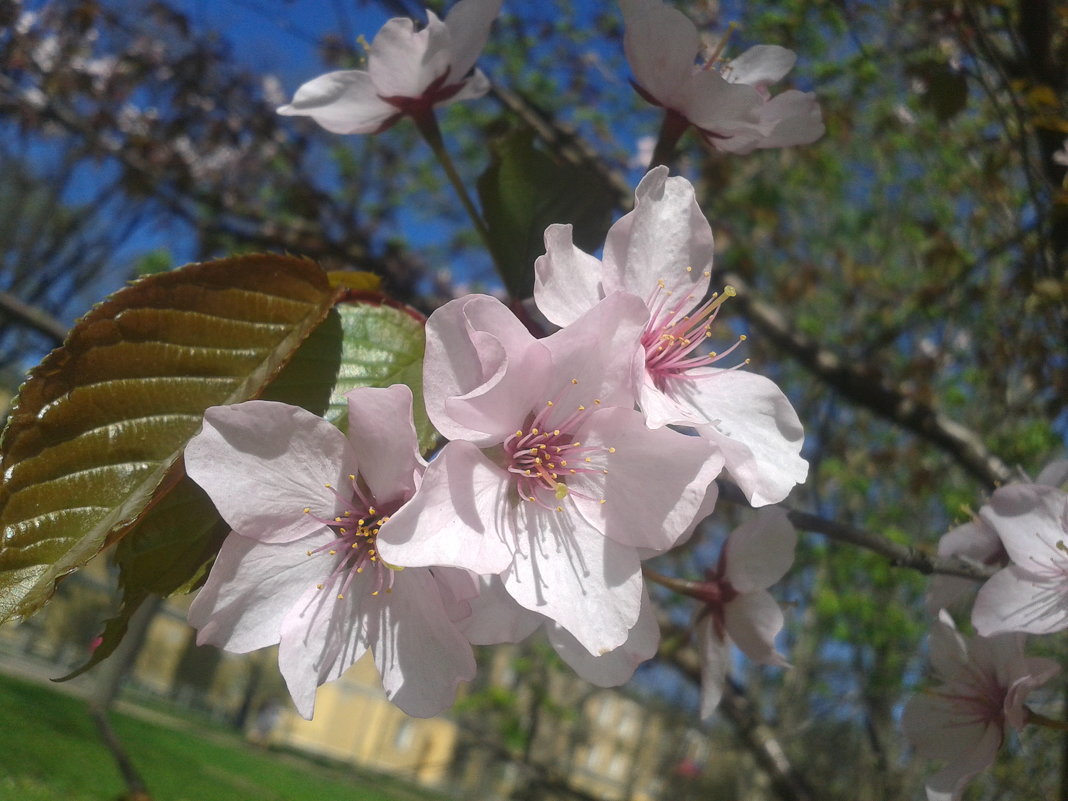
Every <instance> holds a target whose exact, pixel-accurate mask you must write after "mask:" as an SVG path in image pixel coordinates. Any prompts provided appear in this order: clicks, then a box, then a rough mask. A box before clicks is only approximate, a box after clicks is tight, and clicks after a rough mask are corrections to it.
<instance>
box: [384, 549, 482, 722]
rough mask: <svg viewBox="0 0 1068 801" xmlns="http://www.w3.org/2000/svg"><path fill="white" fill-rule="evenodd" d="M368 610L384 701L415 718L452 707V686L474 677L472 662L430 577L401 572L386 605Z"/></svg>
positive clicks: (420, 572) (412, 571)
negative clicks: (384, 696)
mask: <svg viewBox="0 0 1068 801" xmlns="http://www.w3.org/2000/svg"><path fill="white" fill-rule="evenodd" d="M367 600H368V601H374V600H377V599H367ZM369 607H370V604H365V610H366V611H365V614H372V617H371V619H370V621H369V622H368V626H367V629H368V641H369V645H370V648H371V651H372V652H373V653H374V659H375V664H376V665H377V666H378V672H379V674H380V675H381V676H382V686H383V688H384V689H385V691H386V698H388V699H389V700H391V701H392V702H393V703H394V704H396V705H397V706H398V707H400V709H401V710H403V711H404V712H406V713H408V714H409V715H414V716H415V717H421V718H429V717H433V716H434V715H437V714H439V713H440V712H442V711H444V710H445V709H447V708H448V707H450V706H452V703H453V701H454V700H455V698H456V687H457V685H459V683H460V682H461V681H471V679H473V678H474V677H475V657H474V654H473V653H472V652H471V645H470V643H469V642H468V641H467V640H466V639H465V638H464V636H463V635H462V634H461V633H460V631H459V630H458V629H457V628H456V626H455V625H454V624H453V623H452V621H451V620H449V618H448V616H447V615H446V613H445V608H444V606H443V604H442V599H441V595H440V593H439V590H438V585H437V582H436V581H435V579H434V577H433V576H432V575H431V574H430V571H429V570H424V569H418V568H416V569H410V570H404V571H401V572H400V574H398V575H397V576H396V579H395V582H394V585H393V591H392V592H391V593H390V594H389V596H388V598H387V599H386V601H385V602H384V603H382V604H380V605H378V607H377V609H376V610H375V613H371V609H370V608H369Z"/></svg>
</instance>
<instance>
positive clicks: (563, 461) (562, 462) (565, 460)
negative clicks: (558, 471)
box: [560, 459, 567, 467]
mask: <svg viewBox="0 0 1068 801" xmlns="http://www.w3.org/2000/svg"><path fill="white" fill-rule="evenodd" d="M560 466H561V467H567V459H561V460H560Z"/></svg>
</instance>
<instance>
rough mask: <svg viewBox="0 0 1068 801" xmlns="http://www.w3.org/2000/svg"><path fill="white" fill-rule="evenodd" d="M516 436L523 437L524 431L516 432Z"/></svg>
mask: <svg viewBox="0 0 1068 801" xmlns="http://www.w3.org/2000/svg"><path fill="white" fill-rule="evenodd" d="M515 435H516V436H517V437H521V436H523V432H522V430H520V431H516V432H515Z"/></svg>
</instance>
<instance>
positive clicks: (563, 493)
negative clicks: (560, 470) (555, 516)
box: [554, 482, 567, 501]
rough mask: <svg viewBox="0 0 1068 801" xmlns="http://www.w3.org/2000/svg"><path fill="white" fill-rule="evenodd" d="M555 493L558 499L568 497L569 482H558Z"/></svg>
mask: <svg viewBox="0 0 1068 801" xmlns="http://www.w3.org/2000/svg"><path fill="white" fill-rule="evenodd" d="M554 494H555V495H556V500H558V501H562V500H563V499H564V498H566V497H567V484H564V483H563V482H557V484H556V489H555V490H554Z"/></svg>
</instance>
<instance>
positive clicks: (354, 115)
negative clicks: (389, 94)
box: [278, 70, 398, 134]
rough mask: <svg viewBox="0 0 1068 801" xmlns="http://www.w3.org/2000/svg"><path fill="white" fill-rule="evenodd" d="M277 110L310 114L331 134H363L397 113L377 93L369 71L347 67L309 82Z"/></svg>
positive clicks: (282, 112) (291, 113) (309, 115)
mask: <svg viewBox="0 0 1068 801" xmlns="http://www.w3.org/2000/svg"><path fill="white" fill-rule="evenodd" d="M278 113H279V114H283V115H285V116H301V117H311V118H312V119H313V120H315V121H316V122H317V123H319V124H320V125H321V126H323V127H324V128H325V129H326V130H328V131H330V132H331V133H336V134H361V133H374V132H376V131H378V130H379V129H380V128H381V127H382V126H383V125H384V124H385V123H386V122H387V121H388V120H389V119H390V118H391V117H394V116H396V115H397V113H398V112H397V109H396V108H395V107H394V106H391V105H390V104H389V103H387V102H385V101H384V100H382V99H381V98H380V97H379V96H378V92H377V90H376V89H375V86H374V82H373V81H372V80H371V76H370V74H369V73H367V72H364V71H363V70H345V71H341V72H328V73H327V74H326V75H320V76H319V77H318V78H314V79H312V80H310V81H308V82H307V83H305V84H304V85H303V86H301V87H300V88H299V89H298V90H297V93H296V94H295V95H294V96H293V102H292V103H290V104H288V105H285V106H282V107H281V108H280V109H278Z"/></svg>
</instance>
